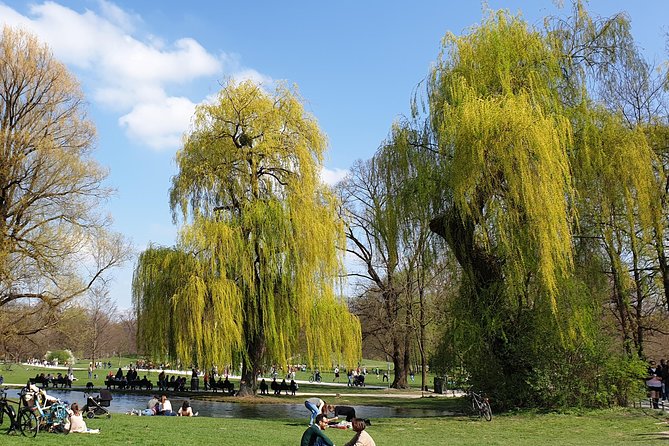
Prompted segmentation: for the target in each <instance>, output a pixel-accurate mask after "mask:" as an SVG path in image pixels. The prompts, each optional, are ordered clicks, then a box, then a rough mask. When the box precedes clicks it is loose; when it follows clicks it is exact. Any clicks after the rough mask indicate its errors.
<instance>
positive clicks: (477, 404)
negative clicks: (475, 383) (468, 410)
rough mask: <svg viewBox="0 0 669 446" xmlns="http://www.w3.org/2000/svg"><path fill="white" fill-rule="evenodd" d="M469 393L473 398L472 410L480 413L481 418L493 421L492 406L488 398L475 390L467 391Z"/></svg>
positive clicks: (471, 398)
mask: <svg viewBox="0 0 669 446" xmlns="http://www.w3.org/2000/svg"><path fill="white" fill-rule="evenodd" d="M467 394H468V396H469V398H470V400H471V403H472V410H473V411H474V413H478V415H479V417H481V418H485V419H486V420H488V421H492V409H491V408H490V402H489V401H488V398H486V397H484V396H482V395H480V394H478V393H476V392H474V391H473V390H471V389H470V390H469V391H468V392H467Z"/></svg>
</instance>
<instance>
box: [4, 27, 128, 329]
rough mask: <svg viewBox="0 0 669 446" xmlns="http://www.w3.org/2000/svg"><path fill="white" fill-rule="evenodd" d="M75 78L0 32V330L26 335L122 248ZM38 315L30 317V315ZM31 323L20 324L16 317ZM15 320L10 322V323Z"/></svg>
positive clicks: (22, 38)
mask: <svg viewBox="0 0 669 446" xmlns="http://www.w3.org/2000/svg"><path fill="white" fill-rule="evenodd" d="M83 100H84V99H83V96H82V93H81V91H80V89H79V86H78V83H77V81H76V79H75V78H74V77H73V76H72V75H71V74H70V73H68V71H67V70H66V69H65V67H64V66H63V65H62V64H61V63H60V62H58V61H57V60H55V59H54V58H53V56H52V55H51V52H50V50H49V49H48V48H47V47H46V46H44V45H42V44H40V43H39V42H38V41H37V40H36V39H35V37H33V36H31V35H30V34H27V33H25V32H23V31H18V30H13V29H11V28H9V27H5V28H3V30H2V35H1V40H0V308H2V311H3V312H6V313H7V314H6V316H7V317H8V319H9V320H10V321H11V322H12V323H11V324H9V325H3V326H0V333H2V334H3V335H9V334H15V335H16V334H29V333H34V332H36V331H39V330H41V329H43V328H45V327H48V326H50V325H51V324H53V323H55V321H56V320H57V317H58V314H59V312H58V311H56V310H55V308H56V307H58V306H59V305H62V304H63V303H65V302H68V301H70V300H71V299H73V298H74V297H77V296H80V295H83V294H84V293H86V292H87V291H88V290H89V289H90V288H91V287H92V286H94V284H95V283H96V282H99V281H102V280H104V279H105V275H106V274H107V273H108V271H109V270H110V269H112V268H113V267H115V266H117V265H119V264H120V263H121V262H123V261H124V260H125V259H126V258H127V256H128V252H129V250H128V244H127V243H126V242H124V241H123V239H122V238H121V236H120V235H118V234H114V233H112V232H110V231H109V230H108V227H109V223H110V222H109V219H108V218H106V217H104V216H102V215H100V214H99V213H98V212H97V209H98V208H99V206H100V204H101V203H102V202H103V201H104V200H105V199H106V198H107V197H108V196H109V195H110V193H111V190H109V189H108V188H106V187H105V186H104V185H103V181H104V180H105V178H106V172H105V170H104V169H103V168H101V167H100V166H99V165H98V164H97V163H96V162H95V161H94V160H93V159H92V158H91V152H92V148H93V144H94V134H95V130H94V127H93V124H92V123H91V122H90V121H89V120H88V119H87V117H86V114H85V111H84V107H83ZM35 316H38V317H35ZM28 320H30V321H31V322H30V323H29V324H28V323H26V324H24V323H22V322H27V321H28ZM19 327H20V328H19Z"/></svg>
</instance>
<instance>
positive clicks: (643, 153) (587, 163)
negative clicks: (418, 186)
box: [427, 2, 661, 405]
mask: <svg viewBox="0 0 669 446" xmlns="http://www.w3.org/2000/svg"><path fill="white" fill-rule="evenodd" d="M574 6H575V8H574V15H573V17H572V18H571V20H567V21H556V22H551V21H550V20H549V21H547V23H548V24H549V25H551V24H552V25H553V27H552V28H550V27H549V29H548V30H547V31H546V32H540V31H538V30H536V29H533V28H530V27H529V26H528V25H527V24H526V23H525V22H524V21H523V20H522V19H521V18H520V17H515V16H511V15H509V14H508V13H506V12H496V13H490V15H489V16H488V18H487V19H486V20H484V22H483V23H482V24H481V25H480V26H478V27H476V28H473V29H472V30H471V32H470V33H468V34H466V35H463V36H454V35H447V36H446V38H445V39H444V50H443V51H442V54H441V57H440V60H439V63H438V64H437V66H436V67H435V69H434V70H433V71H432V74H431V76H430V77H429V79H428V82H427V87H428V88H427V105H428V107H429V116H428V122H429V126H430V129H431V132H432V138H433V141H434V144H436V145H437V146H438V149H439V153H440V155H441V158H440V160H439V165H440V167H441V169H442V172H443V177H444V184H445V187H444V190H442V191H439V190H438V191H435V195H437V196H440V197H441V199H442V208H441V211H440V214H439V215H438V216H437V217H436V218H435V219H434V220H433V221H432V229H433V230H434V231H435V232H437V233H438V234H440V235H441V236H443V237H444V238H445V240H446V241H447V242H448V244H449V247H450V248H451V250H452V251H453V253H454V255H455V257H456V259H457V260H458V263H459V264H460V267H461V268H462V271H463V281H462V284H461V291H460V298H459V299H458V300H457V301H456V302H454V305H453V307H452V310H453V315H454V320H452V321H451V324H450V330H451V331H450V332H449V333H448V337H447V338H445V341H446V344H445V346H444V347H445V348H446V351H448V350H449V349H450V351H451V352H454V351H455V350H457V348H459V347H462V348H464V349H466V351H467V356H466V357H464V358H462V359H463V361H464V363H465V364H466V365H467V368H468V370H469V372H470V373H471V374H472V378H473V380H474V382H475V384H477V385H480V386H482V387H484V388H488V389H489V390H490V392H491V393H493V394H494V395H495V397H496V398H497V400H498V402H499V403H500V404H502V405H504V404H540V405H545V404H550V402H548V401H547V400H546V399H545V398H544V396H545V395H541V394H537V392H536V389H537V388H539V387H540V385H539V384H537V383H538V382H540V381H542V380H545V379H547V377H549V378H548V379H549V380H550V381H552V382H553V386H555V387H559V386H561V385H562V384H561V383H563V382H564V383H569V382H574V381H578V382H582V383H585V384H584V389H585V388H589V387H588V386H589V384H588V382H589V378H588V377H587V376H585V375H584V374H582V371H583V370H584V369H583V368H582V366H583V365H584V364H590V363H593V362H595V361H596V358H599V357H601V352H602V351H606V350H602V349H606V348H607V343H606V341H605V340H604V339H602V338H601V337H600V336H599V335H598V333H599V328H600V327H601V324H600V322H599V321H600V318H601V314H602V311H603V308H604V303H605V302H604V301H603V300H601V298H600V296H601V293H600V292H599V291H598V290H596V289H592V288H588V287H587V285H588V284H593V283H594V281H593V280H592V279H591V278H587V277H584V276H583V275H582V274H581V273H580V271H579V268H588V266H589V265H591V264H592V259H585V262H584V263H576V264H575V260H577V261H578V260H581V259H582V258H581V257H580V256H581V255H582V254H583V252H584V251H575V250H574V247H578V248H579V249H580V248H582V247H584V244H583V243H580V241H581V240H582V239H589V238H592V239H597V240H601V250H599V249H597V248H595V251H590V253H591V254H595V255H596V256H598V257H599V259H600V260H603V261H602V262H601V263H595V264H599V265H610V267H611V269H612V271H611V277H612V278H613V281H614V282H615V281H616V280H617V279H618V280H623V281H626V280H628V279H629V274H628V273H627V266H626V265H627V262H626V259H629V258H633V257H634V256H637V255H639V254H641V253H642V250H641V244H642V243H645V242H648V241H649V240H651V239H652V237H651V235H652V233H653V230H654V228H657V227H658V224H659V222H660V220H661V213H660V212H659V209H660V208H661V206H659V203H660V202H659V194H658V188H657V178H658V174H657V169H656V168H655V166H656V165H657V162H656V159H655V155H654V153H653V151H652V150H651V147H650V145H649V142H648V137H647V133H646V132H644V130H643V128H640V127H638V126H634V125H629V123H628V122H626V121H625V120H624V119H623V114H622V113H620V111H619V110H611V109H607V108H606V107H604V106H603V105H602V104H601V103H598V102H597V100H596V94H594V91H593V89H592V87H591V86H592V85H597V81H600V82H603V81H604V80H611V79H612V75H611V73H612V72H613V70H614V68H615V67H616V65H625V64H623V63H619V61H620V60H623V59H625V58H626V59H625V60H631V59H633V57H634V55H635V54H636V53H635V52H634V50H633V48H632V47H631V38H630V37H629V24H628V21H627V19H626V17H625V16H624V15H618V16H615V17H613V18H611V19H606V20H593V19H591V18H590V16H589V15H588V14H587V12H586V11H585V9H584V8H583V7H582V5H581V3H580V2H576V3H575V5H574ZM627 65H629V64H627ZM600 85H601V84H600ZM593 231H594V232H593ZM606 254H608V255H606ZM634 258H636V257H634ZM634 263H635V268H636V269H637V270H638V268H639V264H638V263H636V261H634ZM574 266H576V267H577V268H576V269H575V268H574ZM590 271H592V270H590ZM595 274H601V271H597V272H595ZM616 274H617V275H616ZM616 278H617V279H616ZM598 283H599V284H600V285H601V284H602V283H603V282H602V281H599V282H598ZM638 283H639V284H640V283H641V282H638ZM638 292H639V293H642V292H643V290H641V289H640V288H639V289H638ZM611 293H612V294H611V295H612V296H613V297H615V296H617V297H618V298H619V299H618V301H619V302H618V303H619V307H625V306H627V307H629V305H628V304H627V303H626V302H629V301H630V297H631V294H632V287H630V286H629V284H627V285H621V286H615V285H614V289H613V290H612V292H611ZM614 300H615V298H614ZM637 302H640V301H639V300H638V299H637ZM639 305H640V303H639ZM637 308H640V307H637ZM628 310H629V311H631V309H630V308H627V309H626V310H625V311H628ZM546 355H548V356H549V357H547V356H546ZM443 356H444V357H448V356H449V355H448V354H445V355H443ZM454 356H455V355H452V354H451V355H450V357H451V358H453V357H454ZM555 361H557V362H555ZM564 361H571V362H570V364H572V366H571V367H557V365H558V364H561V363H564ZM578 364H581V365H578ZM544 384H545V382H544ZM567 387H568V385H566V384H565V386H564V387H561V388H563V389H566V388H567ZM590 389H591V388H590ZM591 390H592V389H591ZM587 395H588V392H584V394H583V395H577V394H576V393H573V394H571V395H561V396H562V397H563V401H569V403H567V404H571V403H574V402H576V401H578V402H579V403H580V402H583V401H585V400H587ZM594 403H595V402H594V400H593V399H590V400H589V402H587V404H594Z"/></svg>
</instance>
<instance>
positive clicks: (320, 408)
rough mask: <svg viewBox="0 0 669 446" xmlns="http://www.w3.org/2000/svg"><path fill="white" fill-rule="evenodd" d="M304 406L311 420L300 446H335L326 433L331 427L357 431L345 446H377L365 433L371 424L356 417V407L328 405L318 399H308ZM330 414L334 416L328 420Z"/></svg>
mask: <svg viewBox="0 0 669 446" xmlns="http://www.w3.org/2000/svg"><path fill="white" fill-rule="evenodd" d="M304 406H305V407H306V408H307V409H308V410H309V413H310V418H309V427H308V428H307V430H306V431H304V434H302V441H301V443H300V446H323V445H328V446H334V443H333V442H332V441H331V440H330V439H329V438H328V436H327V435H325V433H324V431H325V429H327V428H329V427H337V428H343V429H348V428H350V429H353V430H354V431H355V435H354V436H353V438H352V439H351V441H349V442H348V443H346V445H345V446H376V443H374V440H373V439H372V437H371V435H369V433H367V432H366V431H365V428H366V427H367V426H369V425H371V422H370V421H369V420H366V419H363V418H358V417H356V412H355V408H354V407H351V406H343V405H334V404H327V403H326V402H325V401H323V400H322V399H320V398H318V397H312V398H309V399H307V400H306V401H305V402H304ZM328 414H332V415H333V416H332V417H331V418H328ZM342 418H343V420H342Z"/></svg>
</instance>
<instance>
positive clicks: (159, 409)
mask: <svg viewBox="0 0 669 446" xmlns="http://www.w3.org/2000/svg"><path fill="white" fill-rule="evenodd" d="M130 415H137V416H144V417H151V416H165V417H177V416H178V417H196V416H198V412H195V413H194V412H193V408H192V407H191V405H190V402H189V401H188V400H186V401H184V402H183V403H182V404H181V407H180V408H179V410H177V411H176V412H175V411H174V410H173V409H172V402H171V401H170V400H169V399H168V398H167V395H164V394H163V395H161V396H160V398H158V395H153V396H152V397H151V399H150V400H149V402H148V403H147V404H146V409H139V410H138V409H133V410H132V411H130Z"/></svg>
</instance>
